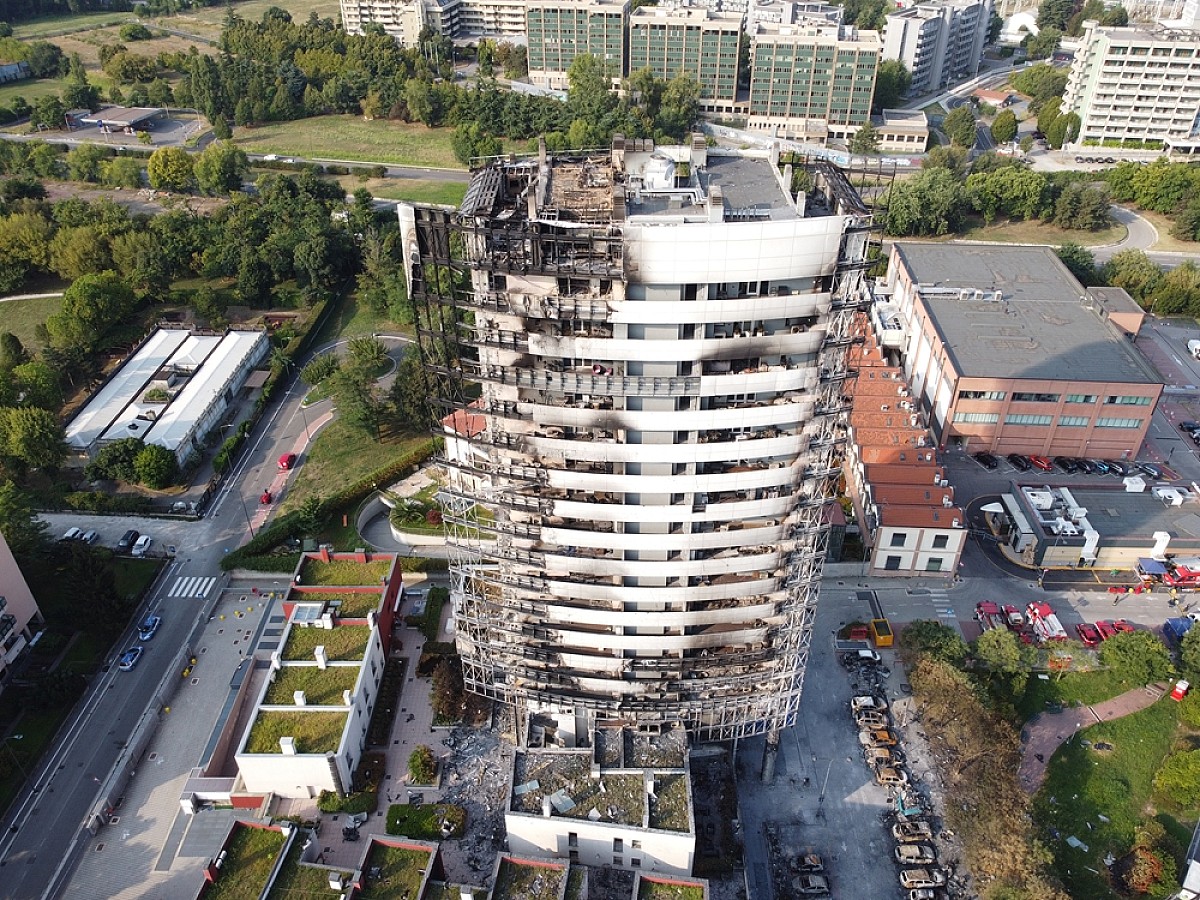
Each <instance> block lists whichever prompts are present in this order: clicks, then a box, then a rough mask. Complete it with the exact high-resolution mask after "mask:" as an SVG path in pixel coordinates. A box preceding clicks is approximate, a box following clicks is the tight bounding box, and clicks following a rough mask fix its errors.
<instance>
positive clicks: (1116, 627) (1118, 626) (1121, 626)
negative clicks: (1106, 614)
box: [1112, 619, 1136, 634]
mask: <svg viewBox="0 0 1200 900" xmlns="http://www.w3.org/2000/svg"><path fill="white" fill-rule="evenodd" d="M1112 627H1113V631H1115V632H1116V633H1117V634H1129V632H1131V631H1136V629H1135V628H1134V627H1133V626H1132V625H1130V624H1129V623H1128V622H1126V621H1125V620H1124V619H1117V620H1116V621H1114V622H1113V623H1112Z"/></svg>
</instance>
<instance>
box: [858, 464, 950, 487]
mask: <svg viewBox="0 0 1200 900" xmlns="http://www.w3.org/2000/svg"><path fill="white" fill-rule="evenodd" d="M945 480H946V470H945V468H944V467H942V466H935V465H928V464H923V465H904V466H901V465H896V466H888V465H883V466H867V481H869V482H871V484H929V485H933V484H940V483H941V482H943V481H945Z"/></svg>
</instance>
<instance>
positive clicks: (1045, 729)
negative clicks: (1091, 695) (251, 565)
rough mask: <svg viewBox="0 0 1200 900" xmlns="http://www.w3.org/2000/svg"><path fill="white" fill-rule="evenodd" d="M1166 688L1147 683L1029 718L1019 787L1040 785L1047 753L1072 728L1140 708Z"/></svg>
mask: <svg viewBox="0 0 1200 900" xmlns="http://www.w3.org/2000/svg"><path fill="white" fill-rule="evenodd" d="M1166 691H1167V685H1165V684H1162V683H1161V682H1160V683H1158V684H1151V685H1146V686H1145V687H1140V688H1134V689H1133V690H1131V691H1126V692H1125V693H1124V694H1120V695H1119V696H1116V697H1113V698H1112V699H1111V700H1105V701H1104V702H1103V703H1097V704H1094V705H1093V706H1081V707H1075V708H1073V709H1064V710H1062V711H1061V712H1056V713H1042V714H1041V715H1040V716H1038V717H1037V718H1035V719H1033V720H1031V721H1030V722H1029V724H1028V725H1026V726H1025V728H1024V729H1023V730H1022V732H1021V739H1022V746H1021V767H1020V769H1018V770H1017V778H1018V779H1019V780H1020V782H1021V787H1023V788H1024V789H1025V791H1026V792H1027V793H1030V794H1032V793H1034V792H1036V791H1037V789H1038V788H1039V787H1041V786H1042V782H1043V781H1044V780H1045V779H1046V766H1047V765H1049V763H1050V757H1051V756H1053V755H1054V751H1055V750H1057V749H1058V748H1059V746H1060V745H1061V744H1063V743H1064V742H1065V741H1067V740H1069V739H1070V737H1071V736H1072V735H1073V734H1075V732H1077V731H1080V730H1082V729H1084V728H1090V727H1091V726H1092V725H1096V724H1097V723H1099V722H1108V721H1111V720H1112V719H1120V718H1123V717H1124V716H1128V715H1129V714H1131V713H1135V712H1138V711H1140V710H1143V709H1145V708H1146V707H1147V706H1150V705H1151V704H1153V703H1154V702H1155V701H1157V700H1159V699H1160V698H1161V697H1162V695H1163V694H1165V693H1166Z"/></svg>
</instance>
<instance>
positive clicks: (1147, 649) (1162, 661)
mask: <svg viewBox="0 0 1200 900" xmlns="http://www.w3.org/2000/svg"><path fill="white" fill-rule="evenodd" d="M1100 662H1101V663H1103V664H1104V665H1106V666H1108V667H1109V668H1110V669H1112V670H1113V673H1114V674H1115V675H1117V676H1118V677H1119V678H1121V679H1123V680H1125V681H1127V682H1130V683H1132V684H1150V683H1152V682H1155V681H1160V680H1162V679H1164V678H1169V677H1170V676H1171V674H1172V672H1173V671H1174V667H1173V666H1172V665H1171V654H1170V653H1169V652H1168V651H1167V648H1166V646H1165V645H1164V644H1163V642H1162V641H1160V640H1159V639H1158V637H1157V636H1156V635H1155V634H1154V633H1153V632H1150V631H1133V632H1127V633H1125V634H1118V635H1114V636H1113V637H1111V638H1109V639H1108V640H1107V641H1105V642H1104V643H1103V644H1101V645H1100Z"/></svg>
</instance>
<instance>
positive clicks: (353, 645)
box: [282, 625, 371, 662]
mask: <svg viewBox="0 0 1200 900" xmlns="http://www.w3.org/2000/svg"><path fill="white" fill-rule="evenodd" d="M370 639H371V628H370V626H368V625H338V626H337V627H336V628H314V627H312V626H309V627H307V628H297V627H296V626H294V625H293V626H292V628H291V629H290V630H289V631H288V639H287V643H286V644H284V646H283V654H282V658H283V659H284V660H285V661H287V662H296V661H298V660H310V659H314V657H313V651H314V650H316V649H317V647H321V646H323V647H324V648H325V657H326V659H330V660H334V659H337V660H358V659H362V658H363V657H364V656H365V655H366V652H367V642H368V641H369V640H370Z"/></svg>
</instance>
